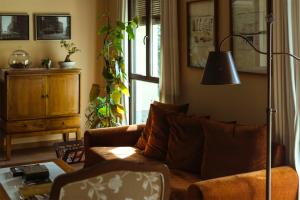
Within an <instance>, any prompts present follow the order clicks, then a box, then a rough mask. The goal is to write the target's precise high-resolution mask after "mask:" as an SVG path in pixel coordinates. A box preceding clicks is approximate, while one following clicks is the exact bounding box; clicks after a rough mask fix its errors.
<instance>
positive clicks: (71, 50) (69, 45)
mask: <svg viewBox="0 0 300 200" xmlns="http://www.w3.org/2000/svg"><path fill="white" fill-rule="evenodd" d="M60 47H63V48H65V50H66V51H67V56H66V58H65V61H63V62H62V61H61V62H58V63H59V65H60V67H62V68H72V67H74V66H75V65H76V62H73V61H71V59H70V57H71V55H73V54H75V53H76V52H78V51H80V49H78V48H77V47H76V46H75V44H74V43H73V42H67V41H65V40H61V41H60Z"/></svg>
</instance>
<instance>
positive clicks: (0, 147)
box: [0, 134, 5, 155]
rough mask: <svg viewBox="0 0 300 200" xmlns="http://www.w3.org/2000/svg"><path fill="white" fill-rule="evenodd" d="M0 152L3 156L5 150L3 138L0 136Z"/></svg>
mask: <svg viewBox="0 0 300 200" xmlns="http://www.w3.org/2000/svg"><path fill="white" fill-rule="evenodd" d="M0 152H1V154H2V153H3V155H4V154H5V150H4V136H3V135H1V134H0Z"/></svg>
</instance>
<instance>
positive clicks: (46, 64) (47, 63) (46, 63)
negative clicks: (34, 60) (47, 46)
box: [42, 58, 52, 69]
mask: <svg viewBox="0 0 300 200" xmlns="http://www.w3.org/2000/svg"><path fill="white" fill-rule="evenodd" d="M51 66H52V60H51V59H50V58H45V59H43V60H42V67H44V68H47V69H50V68H51Z"/></svg>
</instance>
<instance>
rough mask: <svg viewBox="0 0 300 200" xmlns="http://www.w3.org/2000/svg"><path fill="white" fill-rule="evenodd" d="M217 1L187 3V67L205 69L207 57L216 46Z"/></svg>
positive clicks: (198, 0)
mask: <svg viewBox="0 0 300 200" xmlns="http://www.w3.org/2000/svg"><path fill="white" fill-rule="evenodd" d="M217 7H218V5H217V1H216V0H197V1H190V2H188V3H187V36H188V38H187V44H188V51H187V52H188V55H187V60H188V66H190V67H198V68H199V67H205V65H206V61H207V56H208V53H209V52H210V51H214V50H215V47H216V45H217V37H216V34H217V16H216V15H217V13H218V12H217Z"/></svg>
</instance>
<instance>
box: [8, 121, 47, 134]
mask: <svg viewBox="0 0 300 200" xmlns="http://www.w3.org/2000/svg"><path fill="white" fill-rule="evenodd" d="M5 128H6V131H7V132H10V133H22V132H35V131H43V130H45V129H46V121H45V120H27V121H17V122H7V123H6V127H5Z"/></svg>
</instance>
